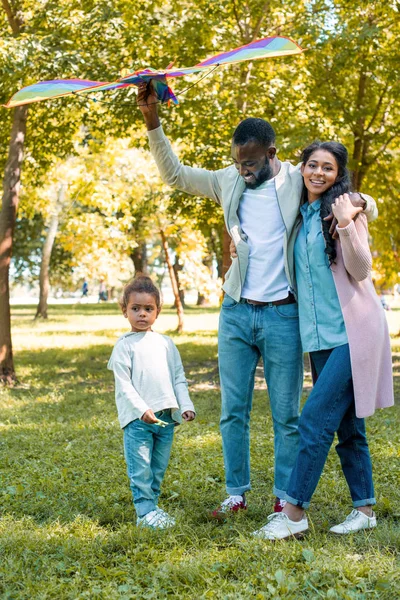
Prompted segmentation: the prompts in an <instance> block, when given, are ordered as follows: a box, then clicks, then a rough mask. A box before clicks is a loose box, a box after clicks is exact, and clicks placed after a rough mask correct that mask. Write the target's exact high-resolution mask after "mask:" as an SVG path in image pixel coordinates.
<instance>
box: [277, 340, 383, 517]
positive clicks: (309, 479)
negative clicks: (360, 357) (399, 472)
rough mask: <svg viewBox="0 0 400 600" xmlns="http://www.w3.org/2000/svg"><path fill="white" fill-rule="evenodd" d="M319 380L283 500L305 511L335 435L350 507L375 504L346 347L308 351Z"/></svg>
mask: <svg viewBox="0 0 400 600" xmlns="http://www.w3.org/2000/svg"><path fill="white" fill-rule="evenodd" d="M310 358H311V361H312V363H313V367H314V372H315V373H316V375H317V380H316V382H315V385H314V387H313V389H312V392H311V394H310V396H309V397H308V400H307V402H306V403H305V406H304V408H303V411H302V413H301V417H300V423H299V434H300V447H299V453H298V456H297V459H296V464H295V466H294V469H293V472H292V475H291V477H290V482H289V487H288V490H287V495H286V500H288V501H289V502H291V503H292V504H295V505H296V506H302V507H303V508H308V507H309V505H310V500H311V497H312V495H313V493H314V490H315V488H316V487H317V484H318V481H319V479H320V477H321V473H322V470H323V468H324V465H325V461H326V459H327V456H328V452H329V449H330V447H331V445H332V442H333V439H334V435H335V432H337V436H338V440H339V443H338V444H337V446H336V451H337V453H338V455H339V458H340V462H341V464H342V469H343V473H344V476H345V478H346V481H347V484H348V486H349V489H350V494H351V498H352V500H353V506H354V507H355V508H357V507H358V506H366V505H370V504H375V498H374V486H373V482H372V466H371V458H370V454H369V449H368V443H367V438H366V433H365V423H364V419H358V418H357V417H356V414H355V404H354V393H353V380H352V375H351V364H350V350H349V345H348V344H345V345H343V346H338V347H337V348H333V349H332V350H320V351H319V352H311V353H310Z"/></svg>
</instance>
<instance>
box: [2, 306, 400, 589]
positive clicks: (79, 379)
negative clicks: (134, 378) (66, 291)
mask: <svg viewBox="0 0 400 600" xmlns="http://www.w3.org/2000/svg"><path fill="white" fill-rule="evenodd" d="M217 312H218V311H216V310H215V309H192V310H189V311H187V314H186V324H187V328H188V333H186V334H184V335H181V336H179V337H176V338H175V341H176V343H177V345H178V347H179V349H180V351H181V354H182V359H183V362H184V364H185V368H186V373H187V377H188V379H189V381H190V385H191V395H192V398H193V401H194V403H195V405H196V409H197V412H198V417H197V418H196V420H195V421H194V422H193V423H191V424H184V425H183V426H181V427H180V428H179V429H178V430H177V434H176V437H175V441H174V449H173V454H172V458H171V462H170V465H169V468H168V471H167V475H166V477H165V480H164V484H163V493H162V497H161V502H160V504H161V506H163V507H164V508H166V509H168V511H170V512H171V514H172V515H173V516H174V517H176V519H177V523H178V524H177V526H176V527H175V528H174V529H173V530H171V531H167V532H158V533H157V532H151V531H150V532H149V531H140V530H138V529H137V528H136V527H135V513H134V509H133V505H132V502H131V495H130V490H129V487H128V482H127V477H126V474H125V464H124V459H123V451H122V435H121V431H120V429H119V426H118V422H117V415H116V409H115V406H114V394H113V379H112V373H110V372H108V371H107V370H106V363H107V360H108V357H109V355H110V352H111V349H112V346H113V343H114V341H115V338H116V337H117V336H118V335H119V334H120V333H122V332H123V331H124V330H125V324H126V321H124V319H123V318H122V317H121V316H120V315H119V313H118V309H117V307H116V306H115V305H100V306H94V305H83V306H75V307H73V306H57V307H52V308H51V310H50V318H49V320H48V322H46V323H43V322H39V323H34V322H33V321H32V317H33V314H34V308H33V307H14V309H13V335H14V350H15V360H16V365H17V370H18V375H19V378H20V380H21V384H20V385H19V386H17V387H15V388H14V389H3V390H1V391H0V407H1V413H0V473H1V486H0V498H1V504H0V510H1V518H0V597H1V598H4V599H5V598H8V599H14V598H15V599H17V598H18V599H20V598H24V599H25V598H26V599H35V600H36V599H40V600H41V599H47V598H54V599H64V598H66V599H67V598H68V599H75V598H90V599H97V598H98V599H99V600H100V599H101V600H103V599H114V598H118V599H131V598H132V599H133V598H134V599H146V600H148V599H152V598H155V599H157V600H158V599H163V598H190V599H191V598H194V599H200V598H204V599H206V598H216V599H232V600H233V599H235V600H236V599H247V598H249V599H250V598H254V599H264V598H271V599H285V600H286V599H294V600H297V599H302V598H312V599H316V598H330V599H335V598H337V599H357V600H364V599H365V600H369V599H371V598H374V599H375V598H378V599H388V600H394V599H395V598H398V597H400V574H399V571H400V570H399V542H400V527H399V520H400V506H399V483H400V464H399V463H400V461H399V448H400V434H399V427H398V422H399V416H400V414H399V413H400V410H399V405H398V404H397V405H396V407H394V408H392V409H389V410H385V411H378V412H377V413H376V414H375V415H374V417H372V418H370V419H368V420H367V425H368V431H369V439H370V446H371V453H372V456H373V463H374V476H375V487H376V495H377V497H378V505H377V507H376V510H377V514H378V519H379V526H378V528H377V529H376V530H374V531H371V532H367V533H364V532H362V533H359V534H357V535H353V536H350V537H344V538H341V537H340V538H336V537H333V536H331V535H329V534H328V533H327V530H328V528H329V526H330V525H332V524H333V523H336V522H338V520H340V519H342V517H343V516H344V515H346V514H347V513H348V512H349V510H350V508H351V507H350V500H349V494H348V491H347V488H346V485H345V482H344V478H343V476H342V474H341V470H340V467H339V462H338V459H337V457H336V455H335V452H334V450H332V452H331V454H330V456H329V460H328V464H327V466H326V468H325V471H324V474H323V477H322V480H321V482H320V485H319V486H318V489H317V492H316V493H315V496H314V499H313V505H312V508H311V509H310V511H309V518H310V520H311V523H312V526H311V531H310V533H309V534H308V535H307V537H306V538H305V539H304V540H302V541H297V540H290V541H286V542H276V543H272V544H271V543H268V542H263V541H259V540H255V539H252V538H251V535H250V533H251V532H252V531H253V530H254V529H256V528H258V527H259V526H261V525H262V524H263V523H264V522H265V518H266V515H267V514H269V512H270V510H271V506H272V494H271V487H272V478H273V445H272V444H273V439H272V426H271V417H270V411H269V408H268V404H267V401H266V391H265V389H263V388H264V386H263V383H262V377H261V374H260V377H258V378H257V390H256V392H255V396H254V409H253V420H252V425H251V427H252V438H251V439H252V448H251V452H252V483H253V491H252V492H251V493H249V494H248V500H249V509H248V511H247V513H246V514H241V515H238V517H237V518H233V519H230V520H228V522H226V523H224V524H217V523H214V522H211V521H209V520H208V518H207V517H208V513H209V511H210V509H212V508H213V507H215V506H216V505H217V504H218V503H219V502H220V500H221V499H223V498H224V494H225V492H224V472H223V461H222V453H221V440H220V435H219V430H218V420H219V389H218V371H217V341H216V334H215V327H216V323H217ZM175 324H176V317H175V316H174V313H173V311H170V310H165V311H164V313H163V315H162V316H161V317H160V320H159V323H158V325H159V330H161V331H163V330H170V329H172V328H173V327H174V326H175ZM393 343H394V352H395V369H396V377H395V383H396V388H397V389H396V393H397V396H398V397H399V386H398V380H399V377H398V375H399V373H398V368H399V365H398V364H397V363H398V356H399V353H400V339H399V338H395V339H394V340H393ZM309 387H310V381H309V378H308V377H307V379H306V391H308V390H309Z"/></svg>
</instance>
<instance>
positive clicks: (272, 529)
mask: <svg viewBox="0 0 400 600" xmlns="http://www.w3.org/2000/svg"><path fill="white" fill-rule="evenodd" d="M307 529H308V520H307V517H304V518H303V519H301V520H300V521H292V520H291V519H289V517H288V516H287V515H286V514H285V513H283V512H279V513H272V515H269V517H268V523H267V524H266V525H264V527H261V529H258V530H257V531H254V532H253V534H252V535H254V537H258V538H261V539H264V540H283V539H285V538H287V537H292V536H294V537H298V536H299V535H301V534H302V533H304V532H305V531H307Z"/></svg>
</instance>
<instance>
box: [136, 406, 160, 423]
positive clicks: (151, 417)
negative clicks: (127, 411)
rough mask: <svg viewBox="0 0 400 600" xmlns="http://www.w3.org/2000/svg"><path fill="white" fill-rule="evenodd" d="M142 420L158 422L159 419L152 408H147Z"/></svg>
mask: <svg viewBox="0 0 400 600" xmlns="http://www.w3.org/2000/svg"><path fill="white" fill-rule="evenodd" d="M140 420H141V421H144V422H145V423H158V419H157V417H156V415H155V414H154V413H153V411H152V410H151V408H149V410H146V412H145V413H143V414H142V416H141V417H140Z"/></svg>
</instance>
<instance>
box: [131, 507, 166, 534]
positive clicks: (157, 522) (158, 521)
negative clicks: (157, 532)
mask: <svg viewBox="0 0 400 600" xmlns="http://www.w3.org/2000/svg"><path fill="white" fill-rule="evenodd" d="M136 525H137V526H138V527H147V528H149V529H168V528H169V527H173V526H174V525H175V519H173V518H172V517H171V516H170V515H169V514H168V513H166V512H165V511H164V510H163V509H162V508H159V507H158V506H157V508H156V509H155V510H152V511H150V512H148V513H147V514H146V515H144V517H138V518H137V520H136Z"/></svg>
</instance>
